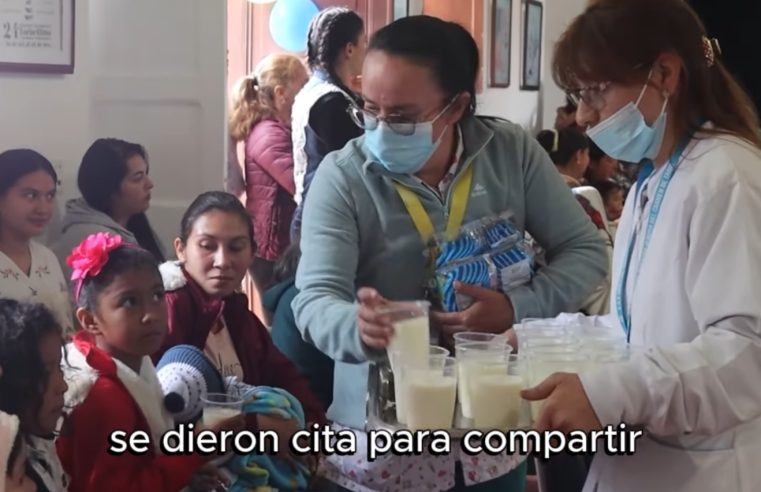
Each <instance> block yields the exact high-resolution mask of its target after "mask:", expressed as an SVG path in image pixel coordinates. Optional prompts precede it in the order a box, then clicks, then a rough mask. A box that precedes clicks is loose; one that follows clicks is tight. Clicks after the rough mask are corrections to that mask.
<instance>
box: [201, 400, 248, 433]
mask: <svg viewBox="0 0 761 492" xmlns="http://www.w3.org/2000/svg"><path fill="white" fill-rule="evenodd" d="M201 403H202V404H203V425H205V426H207V427H213V426H215V425H216V424H218V423H219V422H222V421H224V420H227V419H230V418H233V417H235V416H236V415H240V413H241V412H243V398H239V397H237V396H232V395H228V394H226V393H209V394H207V395H206V396H202V397H201Z"/></svg>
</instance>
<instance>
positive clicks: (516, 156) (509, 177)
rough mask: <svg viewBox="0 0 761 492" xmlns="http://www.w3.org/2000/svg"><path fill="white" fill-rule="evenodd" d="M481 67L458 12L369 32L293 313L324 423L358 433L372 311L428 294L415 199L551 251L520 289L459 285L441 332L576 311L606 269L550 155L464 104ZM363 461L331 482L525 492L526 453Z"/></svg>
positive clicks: (492, 327) (381, 352)
mask: <svg viewBox="0 0 761 492" xmlns="http://www.w3.org/2000/svg"><path fill="white" fill-rule="evenodd" d="M479 66H480V63H479V56H478V48H477V46H476V44H475V41H474V40H473V38H472V37H471V35H470V34H469V33H468V32H467V31H466V30H464V29H463V28H462V27H460V26H459V25H456V24H454V23H448V22H445V21H442V20H440V19H436V18H433V17H427V16H415V17H408V18H404V19H400V20H398V21H395V22H393V23H392V24H390V25H389V26H386V27H385V28H383V29H381V30H379V31H378V32H377V33H376V34H375V35H374V37H373V39H372V40H371V42H370V46H369V50H368V54H367V57H366V59H365V64H364V70H363V73H362V80H363V98H364V100H365V104H364V108H354V110H353V111H354V114H355V115H356V116H357V118H356V119H357V122H358V123H361V124H362V127H363V128H364V130H365V136H363V137H360V138H358V139H355V140H353V141H351V142H350V143H349V144H348V145H347V146H346V147H345V148H344V149H343V150H341V151H339V152H336V153H333V154H330V155H329V156H328V157H327V158H326V159H325V160H324V161H323V163H322V164H321V166H320V167H319V169H318V171H317V173H316V175H315V178H314V180H313V182H312V185H311V192H310V194H309V195H308V197H307V199H306V203H305V206H304V213H305V215H304V221H303V229H302V242H301V245H302V251H303V256H302V261H301V262H300V264H299V270H298V274H297V279H296V285H297V287H298V288H299V290H300V293H299V294H298V295H297V297H296V299H295V300H294V302H293V308H294V314H295V317H296V321H297V323H298V325H299V329H300V330H301V331H302V333H303V335H304V338H305V339H306V340H307V341H310V342H311V343H313V344H314V345H315V346H316V347H317V348H318V349H320V350H321V351H323V352H324V353H326V354H328V355H329V356H330V357H331V358H333V359H334V360H336V370H335V385H334V388H335V390H334V399H333V404H332V406H331V407H330V409H329V411H328V416H329V418H330V419H331V420H332V421H333V422H335V426H336V427H337V428H347V427H348V428H352V429H356V432H357V433H358V434H359V435H360V440H361V439H362V435H363V434H362V432H361V431H360V430H359V429H364V428H365V420H366V406H365V401H366V393H367V380H368V369H369V366H370V364H369V362H370V361H378V360H381V359H383V358H384V357H385V349H386V347H387V346H388V344H389V341H390V338H391V336H392V335H393V328H392V327H391V326H390V324H389V320H388V319H384V316H383V315H382V314H380V312H379V311H378V308H379V307H380V306H383V305H384V304H386V303H388V302H390V301H392V300H411V299H420V298H422V297H423V295H424V293H423V291H424V289H423V285H424V283H426V280H427V278H426V259H425V257H424V255H423V251H424V249H425V245H426V242H427V239H428V238H427V237H426V238H424V237H422V236H423V235H427V233H429V232H431V231H430V230H429V231H425V230H420V229H423V228H420V229H419V228H418V227H416V220H417V219H420V214H419V213H417V212H419V211H420V210H421V208H422V210H423V211H424V212H425V215H427V216H428V223H429V224H430V226H431V228H432V229H433V230H434V231H435V232H441V231H443V230H444V229H445V227H448V228H454V229H455V230H456V229H459V226H460V225H461V224H453V223H449V224H447V221H448V220H450V222H451V220H452V219H451V217H455V219H454V220H455V221H457V220H458V217H459V219H462V223H467V222H471V221H474V220H477V219H481V218H483V217H488V216H496V215H499V214H502V213H503V212H506V211H509V212H512V216H513V219H512V220H513V222H514V225H515V227H516V228H517V229H518V230H520V231H521V232H523V231H524V230H527V231H529V232H530V234H531V235H532V236H533V237H534V238H536V239H537V240H538V241H540V242H541V244H542V245H543V246H545V248H546V250H547V259H548V260H549V265H548V266H547V267H545V268H543V269H542V270H540V271H539V272H538V273H537V275H536V277H535V278H534V279H533V282H532V284H531V285H529V286H523V287H519V288H516V289H515V290H512V291H510V292H509V293H508V294H507V295H504V294H502V293H500V292H496V291H492V290H488V289H485V288H481V287H476V286H469V285H464V284H463V285H456V288H457V289H458V290H459V291H460V292H461V293H463V294H466V295H469V296H471V297H472V298H473V299H474V301H475V302H474V303H473V305H472V306H471V307H470V308H468V309H466V310H464V311H462V312H454V313H446V314H443V313H438V314H435V315H434V321H435V322H436V324H438V325H439V326H440V327H441V328H442V330H443V332H444V333H445V334H451V333H452V332H453V331H458V330H470V331H482V332H491V333H502V332H504V331H506V330H508V329H509V328H510V327H511V326H512V325H513V322H514V321H516V320H520V319H522V318H526V317H538V316H539V317H544V316H554V315H555V314H557V313H559V312H561V311H565V310H573V309H576V308H578V306H579V305H580V304H581V303H582V301H583V300H584V298H585V297H586V296H587V295H588V294H589V293H590V292H591V291H592V290H593V289H594V287H595V286H596V285H597V284H598V283H599V282H600V280H602V278H603V276H604V274H605V269H606V255H605V247H604V244H603V242H602V241H601V240H600V238H599V236H598V235H597V233H596V231H595V229H594V227H593V226H592V224H591V223H590V222H589V220H588V219H587V218H586V216H585V215H584V212H583V210H582V209H581V208H580V207H578V206H577V205H576V204H575V201H574V198H573V195H572V194H571V193H569V192H568V190H567V187H566V186H565V184H564V183H563V181H562V180H561V179H560V176H559V175H558V173H557V172H556V171H555V169H554V168H553V165H552V162H551V161H550V160H549V158H548V157H547V155H546V153H545V152H544V151H543V150H542V149H541V147H540V146H539V145H538V144H537V143H536V142H535V141H534V140H533V139H532V138H531V137H530V136H529V135H527V134H526V133H524V132H523V131H522V130H521V129H519V128H518V127H517V126H515V125H511V124H509V123H507V122H501V121H497V120H495V119H492V118H479V117H476V116H475V115H474V110H475V107H476V104H475V95H476V90H475V85H476V79H477V74H478V70H479ZM408 207H411V208H413V209H414V210H412V211H411V210H409V209H408ZM458 211H459V213H458ZM411 212H412V213H411ZM417 222H420V221H419V220H418V221H417ZM423 222H425V220H423ZM357 289H359V293H358V295H357V296H358V297H359V303H356V297H355V292H356V291H357ZM363 461H364V460H363V459H362V456H361V455H358V456H355V457H353V458H352V459H349V458H345V459H343V461H342V458H340V457H333V458H329V465H332V466H328V468H329V471H328V476H329V478H330V479H331V480H332V481H334V482H335V483H336V484H337V487H338V488H337V490H346V489H351V490H360V489H361V490H396V489H397V488H398V489H401V488H405V487H406V488H407V489H408V490H413V489H416V490H423V489H426V490H431V491H443V490H454V491H460V490H463V489H467V490H469V491H477V490H478V491H483V492H487V491H492V490H495V491H497V490H499V491H508V492H513V491H522V490H523V489H524V487H525V474H526V469H525V461H523V460H522V459H521V458H519V459H506V458H505V457H491V458H490V457H486V456H483V457H479V458H475V459H471V458H470V457H468V458H467V459H466V460H460V457H459V456H458V455H456V454H453V455H450V456H448V457H432V456H419V457H398V456H390V455H389V456H384V457H382V458H380V459H378V460H376V461H374V462H373V463H370V464H368V463H365V462H363ZM331 470H332V471H331Z"/></svg>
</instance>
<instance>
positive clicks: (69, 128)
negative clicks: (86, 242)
mask: <svg viewBox="0 0 761 492" xmlns="http://www.w3.org/2000/svg"><path fill="white" fill-rule="evenodd" d="M225 7H226V4H225V2H218V1H208V0H158V1H156V0H77V1H76V12H75V23H76V27H75V30H76V32H75V35H76V40H75V67H74V74H73V75H66V76H51V75H29V74H0V112H2V115H3V118H0V152H2V151H3V150H7V149H9V148H17V147H28V148H32V149H34V150H37V151H39V152H41V153H42V154H43V155H45V156H46V157H47V158H48V159H50V160H51V161H52V162H53V164H54V165H55V167H56V168H57V171H58V174H59V176H60V178H61V181H62V184H61V187H60V188H59V209H58V217H55V218H54V219H53V222H52V223H51V226H50V227H49V229H54V228H55V227H57V224H58V222H57V220H58V218H60V212H61V208H62V207H61V206H62V205H63V203H65V201H66V200H67V199H69V198H74V197H77V196H79V192H78V190H77V185H76V175H77V170H78V168H79V163H80V161H81V159H82V155H83V154H84V152H85V151H86V150H87V148H88V147H89V145H90V144H91V143H92V142H93V141H94V140H95V139H96V138H100V137H116V138H121V139H124V140H129V141H133V142H139V143H141V144H143V145H145V147H146V148H147V151H148V154H149V155H150V158H151V177H152V178H153V181H154V184H155V186H156V188H155V190H154V196H155V199H154V200H153V202H152V207H151V209H150V211H149V216H150V218H151V221H152V223H153V226H154V228H155V229H156V230H157V232H158V234H159V236H160V237H161V238H162V240H163V241H164V243H165V244H166V245H167V246H169V245H170V244H171V240H173V238H174V237H175V236H176V234H177V231H178V229H179V220H180V216H181V215H182V213H183V212H184V210H185V209H186V208H187V206H188V205H189V204H190V201H191V200H193V199H194V198H195V197H196V196H197V195H198V194H199V193H201V192H202V191H205V190H211V189H222V186H223V175H224V168H225V161H226V143H227V142H226V125H225V111H226V106H227V104H226V93H225V87H226V80H225V79H226V70H225V64H226V57H225V51H226V33H225V30H226V26H225V24H226V9H225ZM41 240H42V241H43V242H44V241H45V238H41Z"/></svg>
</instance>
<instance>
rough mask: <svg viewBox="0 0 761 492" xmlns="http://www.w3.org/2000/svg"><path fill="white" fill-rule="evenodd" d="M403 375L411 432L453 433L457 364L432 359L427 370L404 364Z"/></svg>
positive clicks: (433, 357) (454, 361) (453, 360)
mask: <svg viewBox="0 0 761 492" xmlns="http://www.w3.org/2000/svg"><path fill="white" fill-rule="evenodd" d="M402 372H403V374H404V378H405V380H406V381H405V384H404V399H405V400H406V407H407V408H406V410H405V411H406V414H407V415H406V416H407V427H408V428H409V429H410V430H412V431H418V430H430V429H443V430H446V429H451V428H452V422H453V420H454V412H455V404H456V401H457V361H456V360H455V359H454V358H453V357H444V358H442V357H439V356H432V357H430V358H429V359H428V367H427V368H423V367H421V366H420V364H413V365H407V364H405V365H404V366H403V368H402Z"/></svg>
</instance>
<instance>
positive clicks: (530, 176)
mask: <svg viewBox="0 0 761 492" xmlns="http://www.w3.org/2000/svg"><path fill="white" fill-rule="evenodd" d="M523 148H524V151H523V156H524V157H523V175H524V188H525V189H524V194H525V201H526V230H527V231H528V233H529V234H531V237H533V238H534V239H535V240H536V241H537V242H538V243H539V244H540V245H541V246H542V247H543V248H544V250H545V251H546V260H547V266H546V267H543V268H541V269H540V270H539V271H538V272H537V275H536V277H534V280H533V281H532V282H531V284H529V285H526V286H523V287H518V288H517V289H515V290H512V291H510V292H509V293H508V297H509V298H510V301H511V302H512V304H513V310H514V313H515V322H516V323H519V322H520V321H521V320H522V319H525V318H548V317H555V316H557V315H558V314H560V313H563V312H573V311H577V310H579V309H580V308H581V305H582V304H583V302H584V300H585V299H586V298H587V297H589V295H590V294H591V293H592V292H593V291H594V290H595V289H596V288H597V287H598V286H599V285H600V283H601V282H603V281H604V279H605V275H606V273H607V271H608V268H609V265H608V254H607V250H606V246H605V243H604V241H603V240H602V238H601V237H600V235H599V233H598V231H597V228H596V227H595V226H594V225H593V224H592V221H591V220H589V217H588V216H587V214H586V213H585V212H584V209H583V208H582V207H581V206H579V203H578V202H577V201H576V198H575V197H574V195H573V192H572V191H571V189H570V188H569V187H568V185H566V184H565V183H564V182H563V179H562V178H561V177H560V174H559V173H558V172H557V169H555V166H554V165H553V164H552V161H550V158H549V156H548V155H547V152H546V151H545V150H544V149H543V148H542V147H541V146H540V145H539V143H538V142H537V141H536V140H534V139H533V138H531V136H530V135H528V134H525V135H524V136H523Z"/></svg>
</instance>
